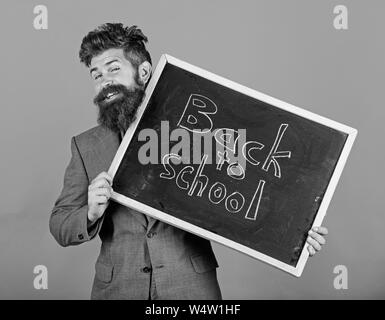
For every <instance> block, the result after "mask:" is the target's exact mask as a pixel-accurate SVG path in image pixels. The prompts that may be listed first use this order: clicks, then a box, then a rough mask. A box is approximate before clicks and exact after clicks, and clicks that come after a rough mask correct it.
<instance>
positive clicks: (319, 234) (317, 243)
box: [306, 227, 328, 256]
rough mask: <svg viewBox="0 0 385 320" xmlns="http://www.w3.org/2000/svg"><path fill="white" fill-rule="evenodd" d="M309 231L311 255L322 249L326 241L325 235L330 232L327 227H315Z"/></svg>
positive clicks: (308, 241) (308, 239)
mask: <svg viewBox="0 0 385 320" xmlns="http://www.w3.org/2000/svg"><path fill="white" fill-rule="evenodd" d="M308 233H309V236H308V237H307V240H306V242H307V243H308V244H309V245H308V247H307V250H308V251H309V254H310V256H314V255H315V254H316V252H318V251H320V250H321V249H322V246H323V245H324V244H325V243H326V240H325V238H324V237H323V236H325V235H327V234H328V229H326V228H325V227H313V228H312V229H311V230H309V232H308Z"/></svg>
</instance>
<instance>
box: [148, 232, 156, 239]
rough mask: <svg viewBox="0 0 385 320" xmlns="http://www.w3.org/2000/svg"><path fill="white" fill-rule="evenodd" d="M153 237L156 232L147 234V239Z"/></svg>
mask: <svg viewBox="0 0 385 320" xmlns="http://www.w3.org/2000/svg"><path fill="white" fill-rule="evenodd" d="M155 235H156V232H149V233H147V238H152V237H153V236H155Z"/></svg>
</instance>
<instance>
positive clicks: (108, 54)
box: [90, 49, 125, 69]
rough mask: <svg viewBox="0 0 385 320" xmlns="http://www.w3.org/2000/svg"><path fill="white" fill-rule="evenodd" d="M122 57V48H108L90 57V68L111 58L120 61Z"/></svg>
mask: <svg viewBox="0 0 385 320" xmlns="http://www.w3.org/2000/svg"><path fill="white" fill-rule="evenodd" d="M124 58H125V57H124V53H123V49H108V50H106V51H103V52H102V53H101V54H99V55H97V56H95V57H93V58H92V59H91V65H90V69H92V68H93V67H96V66H102V65H104V64H105V63H107V62H108V61H111V60H113V59H118V60H120V61H122V60H123V59H124Z"/></svg>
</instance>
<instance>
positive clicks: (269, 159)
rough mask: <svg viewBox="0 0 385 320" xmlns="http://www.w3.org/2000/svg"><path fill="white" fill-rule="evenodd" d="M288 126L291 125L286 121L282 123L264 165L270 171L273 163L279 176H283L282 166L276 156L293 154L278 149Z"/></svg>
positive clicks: (286, 156) (285, 156)
mask: <svg viewBox="0 0 385 320" xmlns="http://www.w3.org/2000/svg"><path fill="white" fill-rule="evenodd" d="M288 126H289V125H288V124H286V123H283V124H281V125H280V127H279V130H278V134H277V136H276V138H275V141H274V144H273V146H272V147H271V150H270V152H269V155H268V156H267V158H266V160H265V163H264V164H263V166H262V169H263V170H265V171H268V170H269V167H270V165H271V164H273V166H274V175H275V176H276V177H277V178H281V167H280V166H279V163H278V161H277V160H276V158H290V156H291V152H290V151H277V149H278V146H279V144H280V142H281V139H282V137H283V134H284V133H285V131H286V129H287V127H288Z"/></svg>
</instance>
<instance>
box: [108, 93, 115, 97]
mask: <svg viewBox="0 0 385 320" xmlns="http://www.w3.org/2000/svg"><path fill="white" fill-rule="evenodd" d="M113 95H115V92H110V93H108V94H107V98H111V97H112V96H113Z"/></svg>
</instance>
